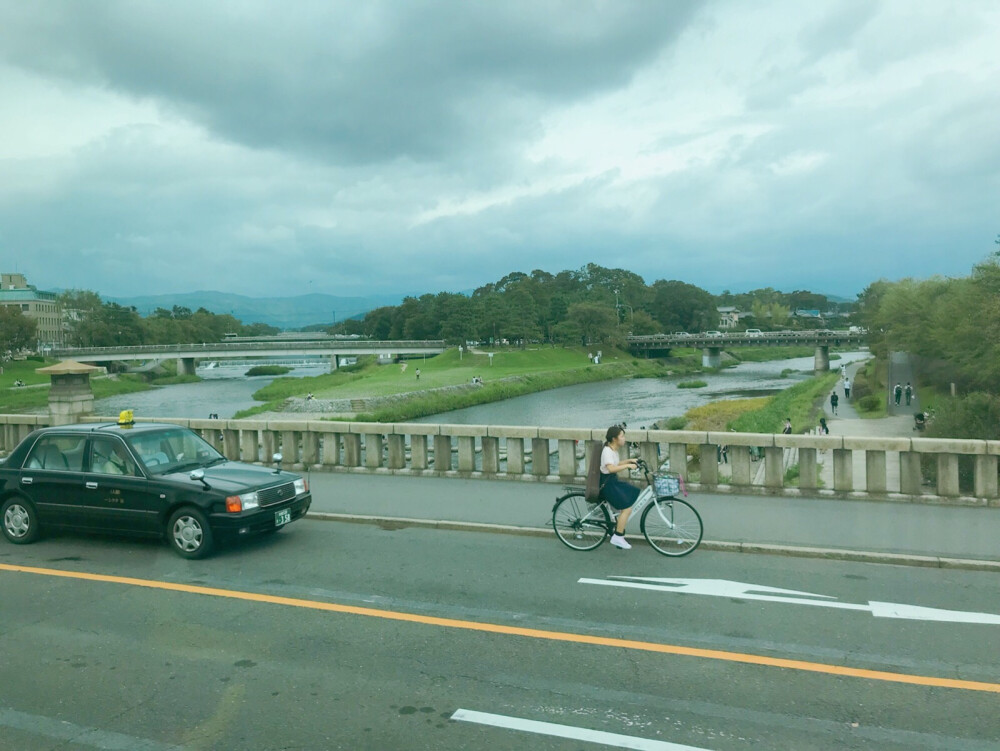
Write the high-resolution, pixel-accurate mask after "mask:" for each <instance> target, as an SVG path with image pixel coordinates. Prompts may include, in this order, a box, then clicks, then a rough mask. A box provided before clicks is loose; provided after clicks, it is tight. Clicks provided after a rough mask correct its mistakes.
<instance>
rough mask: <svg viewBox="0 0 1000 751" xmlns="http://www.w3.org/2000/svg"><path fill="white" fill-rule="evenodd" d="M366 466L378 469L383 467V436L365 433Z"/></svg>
mask: <svg viewBox="0 0 1000 751" xmlns="http://www.w3.org/2000/svg"><path fill="white" fill-rule="evenodd" d="M365 466H366V467H368V469H378V468H379V467H381V466H382V434H381V433H365Z"/></svg>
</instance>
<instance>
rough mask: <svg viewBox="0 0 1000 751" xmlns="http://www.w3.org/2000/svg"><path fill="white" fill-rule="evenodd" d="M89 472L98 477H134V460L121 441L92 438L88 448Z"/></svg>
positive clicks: (135, 472) (135, 473)
mask: <svg viewBox="0 0 1000 751" xmlns="http://www.w3.org/2000/svg"><path fill="white" fill-rule="evenodd" d="M90 471H91V472H94V473H96V474H99V475H127V476H130V477H134V476H135V475H137V474H138V472H137V471H136V465H135V460H134V459H133V458H132V456H131V454H129V452H128V449H126V448H125V446H124V444H122V442H121V441H116V440H114V439H112V438H94V439H93V441H92V443H91V448H90Z"/></svg>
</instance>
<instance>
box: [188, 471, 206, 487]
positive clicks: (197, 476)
mask: <svg viewBox="0 0 1000 751" xmlns="http://www.w3.org/2000/svg"><path fill="white" fill-rule="evenodd" d="M188 477H190V478H191V479H192V480H194V481H195V482H200V483H201V484H202V485H204V486H205V490H211V489H212V486H211V485H209V484H208V483H207V482H205V470H203V469H193V470H191V474H189V475H188Z"/></svg>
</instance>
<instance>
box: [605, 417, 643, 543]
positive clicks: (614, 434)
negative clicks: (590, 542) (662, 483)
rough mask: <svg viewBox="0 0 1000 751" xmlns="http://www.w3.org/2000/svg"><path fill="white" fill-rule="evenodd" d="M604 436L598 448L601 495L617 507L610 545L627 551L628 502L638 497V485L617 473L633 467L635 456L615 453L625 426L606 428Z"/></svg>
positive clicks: (622, 440)
mask: <svg viewBox="0 0 1000 751" xmlns="http://www.w3.org/2000/svg"><path fill="white" fill-rule="evenodd" d="M604 438H605V440H604V448H603V449H602V450H601V498H603V499H604V500H605V501H607V502H608V503H610V504H611V505H612V506H614V507H615V509H617V510H618V520H617V522H616V524H615V533H614V534H613V535H612V536H611V544H612V545H614V546H616V547H619V548H621V549H622V550H628V549H629V548H631V547H632V546H631V545H629V543H628V540H626V539H625V525H626V524H628V517H629V514H631V513H632V504H634V503H635V500H636V498H638V497H639V488H637V487H635V486H634V485H632V484H630V483H627V482H623V481H621V480H619V479H618V474H617V473H618V472H621V471H622V470H623V469H635V468H636V466H637V464H636V461H635V459H626V460H625V461H622V460H621V456H620V455H619V453H618V452H619V451H621V449H622V447H623V446H624V445H625V429H624V428H623V427H622V426H621V425H612V426H611V427H610V428H608V432H607V433H606V434H605V436H604Z"/></svg>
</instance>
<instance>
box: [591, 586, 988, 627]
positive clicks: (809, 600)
mask: <svg viewBox="0 0 1000 751" xmlns="http://www.w3.org/2000/svg"><path fill="white" fill-rule="evenodd" d="M579 583H580V584H599V585H602V586H605V587H624V588H627V589H651V590H655V591H657V592H666V593H670V594H682V595H705V596H707V597H732V598H737V599H740V600H755V601H758V602H783V603H786V604H789V605H811V606H813V607H820V608H832V609H835V610H862V611H864V612H866V613H871V614H872V615H873V616H875V617H876V618H897V619H901V620H909V621H936V622H939V623H980V624H987V625H1000V615H997V614H995V613H977V612H973V611H966V610H942V609H940V608H925V607H922V606H920V605H903V604H900V603H895V602H875V601H870V602H869V603H868V604H867V605H860V604H857V603H853V602H837V601H836V599H835V598H833V597H830V596H829V595H817V594H813V593H811V592H799V591H797V590H794V589H779V588H778V587H765V586H762V585H758V584H746V583H744V582H734V581H727V580H726V579H658V578H655V577H647V576H612V577H609V578H607V579H580V580H579ZM758 593H759V594H758Z"/></svg>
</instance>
